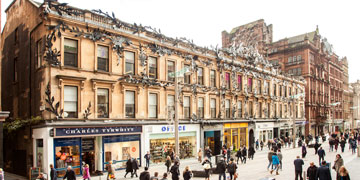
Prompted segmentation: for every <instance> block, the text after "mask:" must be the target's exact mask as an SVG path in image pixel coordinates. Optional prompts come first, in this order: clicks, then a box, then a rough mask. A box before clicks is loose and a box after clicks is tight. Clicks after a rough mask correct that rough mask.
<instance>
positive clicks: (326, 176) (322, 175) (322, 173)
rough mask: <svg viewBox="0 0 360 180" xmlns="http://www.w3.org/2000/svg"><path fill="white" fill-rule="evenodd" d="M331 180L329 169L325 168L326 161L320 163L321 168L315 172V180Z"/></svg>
mask: <svg viewBox="0 0 360 180" xmlns="http://www.w3.org/2000/svg"><path fill="white" fill-rule="evenodd" d="M317 179H319V180H331V174H330V170H329V168H328V167H327V166H326V161H322V162H321V166H320V167H319V168H318V169H317V171H316V180H317Z"/></svg>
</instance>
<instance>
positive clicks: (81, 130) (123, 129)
mask: <svg viewBox="0 0 360 180" xmlns="http://www.w3.org/2000/svg"><path fill="white" fill-rule="evenodd" d="M141 132H142V127H141V126H110V127H76V128H73V127H71V128H56V129H55V137H66V136H91V135H94V136H99V135H115V134H126V133H141Z"/></svg>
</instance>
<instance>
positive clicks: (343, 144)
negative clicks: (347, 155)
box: [340, 138, 346, 153]
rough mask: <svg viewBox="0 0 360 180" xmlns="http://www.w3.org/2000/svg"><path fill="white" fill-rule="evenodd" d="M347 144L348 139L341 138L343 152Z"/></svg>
mask: <svg viewBox="0 0 360 180" xmlns="http://www.w3.org/2000/svg"><path fill="white" fill-rule="evenodd" d="M345 144H346V141H345V139H344V138H342V139H341V141H340V147H341V152H342V153H343V152H344V150H345Z"/></svg>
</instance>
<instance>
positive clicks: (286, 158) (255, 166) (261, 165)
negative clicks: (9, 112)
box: [6, 142, 360, 180]
mask: <svg viewBox="0 0 360 180" xmlns="http://www.w3.org/2000/svg"><path fill="white" fill-rule="evenodd" d="M322 147H323V148H324V149H325V150H326V157H325V160H326V161H330V162H331V166H332V165H333V164H334V160H335V155H336V154H337V153H339V154H341V156H342V157H343V159H344V163H345V167H346V168H347V169H348V171H349V173H350V177H351V179H360V173H359V171H358V170H359V167H360V158H359V157H357V156H356V154H354V155H353V154H352V153H351V151H350V150H349V148H348V146H346V147H345V152H344V153H341V152H340V151H339V150H338V152H329V145H328V142H325V143H324V144H322ZM307 151H308V154H307V156H306V158H304V159H303V160H304V162H305V165H304V166H303V171H306V169H307V168H308V167H309V163H310V162H312V161H313V162H315V164H316V166H318V162H319V158H318V156H317V155H315V152H314V149H313V148H307ZM267 153H268V149H267V148H266V149H264V150H263V151H257V152H256V153H255V157H254V160H247V163H246V164H239V165H238V170H237V172H238V174H239V178H238V180H260V179H264V178H265V179H266V178H269V179H271V178H275V179H276V180H290V179H291V180H292V179H295V173H294V172H295V169H294V164H293V161H294V159H295V158H296V156H297V155H301V148H298V147H297V148H295V149H293V148H283V149H282V154H283V169H282V170H280V171H279V173H280V175H275V172H274V173H273V174H270V172H269V171H268V170H267V165H268V160H267ZM212 162H213V164H215V158H212ZM239 163H240V162H239ZM185 166H189V167H190V169H191V170H202V169H203V168H202V166H201V164H200V163H198V162H197V160H196V159H195V158H192V159H185V160H181V162H180V172H181V177H180V179H183V178H182V171H183V170H184V168H185ZM214 166H215V165H214ZM143 170H144V168H143V167H141V168H140V169H139V171H138V175H139V174H140V173H141V172H142V171H143ZM149 171H150V174H151V176H153V174H154V172H159V177H161V176H162V174H163V173H164V172H166V166H165V165H164V164H163V163H161V164H150V169H149ZM331 174H332V178H333V180H335V175H336V174H335V171H334V170H331ZM124 175H125V170H121V171H118V172H117V173H116V179H119V180H125V179H131V178H130V175H128V177H127V178H124ZM15 179H19V180H20V179H22V178H19V177H18V176H7V178H6V180H15ZM23 179H25V178H23ZM77 179H82V178H81V177H77ZM91 179H92V180H106V173H105V174H104V175H103V176H94V177H92V178H91ZM133 179H138V178H135V177H134V178H133ZM168 179H169V180H170V179H171V175H170V176H169V177H168ZM193 179H204V178H197V177H195V178H193ZM211 179H212V180H218V179H219V176H218V175H217V174H213V175H212V176H211Z"/></svg>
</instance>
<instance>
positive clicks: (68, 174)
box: [63, 166, 76, 180]
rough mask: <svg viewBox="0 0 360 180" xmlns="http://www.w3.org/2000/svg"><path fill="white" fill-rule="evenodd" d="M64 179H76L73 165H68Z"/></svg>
mask: <svg viewBox="0 0 360 180" xmlns="http://www.w3.org/2000/svg"><path fill="white" fill-rule="evenodd" d="M63 179H67V180H76V176H75V172H74V170H72V168H71V166H68V168H67V171H66V173H65V176H64V177H63Z"/></svg>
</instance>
